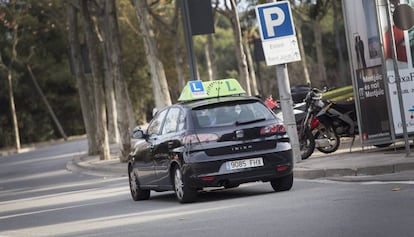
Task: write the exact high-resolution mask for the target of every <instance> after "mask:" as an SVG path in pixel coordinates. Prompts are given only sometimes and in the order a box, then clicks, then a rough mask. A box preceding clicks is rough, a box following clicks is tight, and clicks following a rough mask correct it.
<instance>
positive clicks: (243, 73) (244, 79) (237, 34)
mask: <svg viewBox="0 0 414 237" xmlns="http://www.w3.org/2000/svg"><path fill="white" fill-rule="evenodd" d="M230 3H231V15H232V16H231V20H230V21H231V25H232V28H233V35H234V41H235V45H236V48H235V49H236V58H237V62H238V67H239V73H240V75H239V77H240V78H239V81H240V82H241V85H242V86H243V88H244V89H245V90H246V93H247V94H248V95H251V90H250V80H249V72H248V69H247V62H246V55H245V53H244V50H243V43H242V41H243V39H242V34H241V28H240V20H239V14H238V13H237V5H236V1H235V0H231V1H230Z"/></svg>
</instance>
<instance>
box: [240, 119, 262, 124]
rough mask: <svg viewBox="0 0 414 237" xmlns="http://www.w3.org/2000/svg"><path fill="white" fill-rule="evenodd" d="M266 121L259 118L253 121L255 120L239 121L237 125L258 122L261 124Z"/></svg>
mask: <svg viewBox="0 0 414 237" xmlns="http://www.w3.org/2000/svg"><path fill="white" fill-rule="evenodd" d="M265 120H266V119H265V118H258V119H253V120H242V121H239V120H237V121H236V125H241V124H249V123H256V122H261V121H265Z"/></svg>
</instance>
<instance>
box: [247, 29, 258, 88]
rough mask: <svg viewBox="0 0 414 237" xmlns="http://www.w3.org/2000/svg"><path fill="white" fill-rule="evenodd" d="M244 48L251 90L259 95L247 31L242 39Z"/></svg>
mask: <svg viewBox="0 0 414 237" xmlns="http://www.w3.org/2000/svg"><path fill="white" fill-rule="evenodd" d="M244 49H245V52H246V59H247V64H248V65H249V75H250V82H251V85H250V86H251V91H252V92H253V94H254V95H259V90H258V88H257V80H256V71H255V70H254V62H253V57H252V53H251V51H250V47H249V39H248V34H247V33H246V34H245V39H244Z"/></svg>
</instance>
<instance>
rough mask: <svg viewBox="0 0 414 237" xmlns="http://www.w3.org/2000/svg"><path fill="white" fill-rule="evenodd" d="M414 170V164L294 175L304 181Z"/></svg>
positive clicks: (296, 172) (296, 171)
mask: <svg viewBox="0 0 414 237" xmlns="http://www.w3.org/2000/svg"><path fill="white" fill-rule="evenodd" d="M412 170H414V163H404V164H392V165H378V166H371V167H359V168H333V169H306V168H298V169H294V170H293V173H294V176H295V177H296V178H302V179H319V178H335V177H344V176H371V175H384V174H395V173H400V172H404V171H412Z"/></svg>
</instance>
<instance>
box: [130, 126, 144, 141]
mask: <svg viewBox="0 0 414 237" xmlns="http://www.w3.org/2000/svg"><path fill="white" fill-rule="evenodd" d="M132 138H135V139H142V138H144V131H142V129H140V128H134V130H133V131H132Z"/></svg>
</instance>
